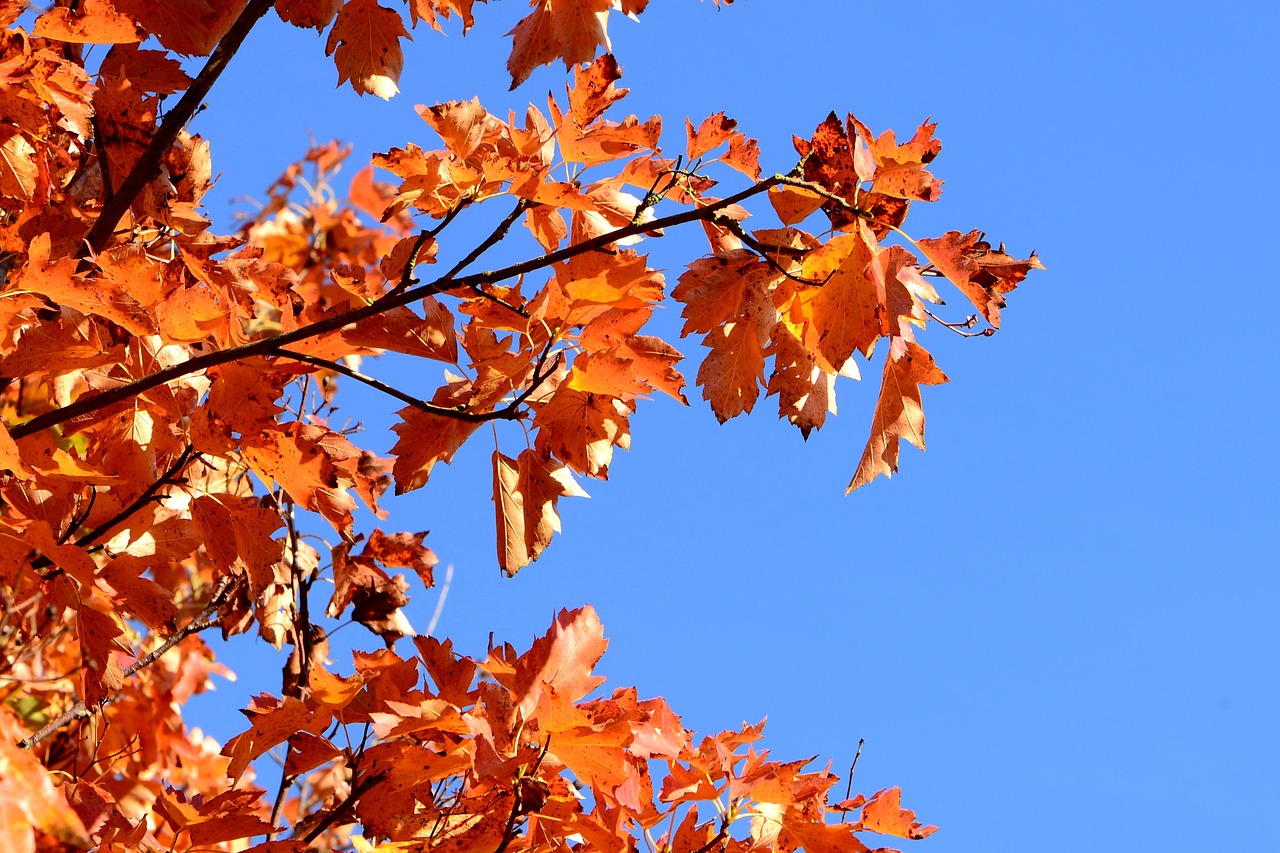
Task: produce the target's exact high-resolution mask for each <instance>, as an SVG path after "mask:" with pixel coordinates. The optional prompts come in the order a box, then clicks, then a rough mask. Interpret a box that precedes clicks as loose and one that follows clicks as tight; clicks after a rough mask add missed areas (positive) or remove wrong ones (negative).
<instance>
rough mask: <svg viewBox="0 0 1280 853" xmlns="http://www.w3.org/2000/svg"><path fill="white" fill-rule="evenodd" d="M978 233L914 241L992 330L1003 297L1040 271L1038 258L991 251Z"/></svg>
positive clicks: (1001, 306) (955, 232)
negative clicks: (1017, 256) (1036, 271)
mask: <svg viewBox="0 0 1280 853" xmlns="http://www.w3.org/2000/svg"><path fill="white" fill-rule="evenodd" d="M983 236H984V235H983V233H982V232H981V231H970V232H969V233H968V234H961V233H960V232H959V231H948V232H947V233H946V234H944V235H942V236H941V237H937V238H934V239H924V240H917V241H916V245H917V246H919V247H920V251H922V252H924V255H925V257H926V258H928V259H929V261H930V262H931V263H932V264H933V265H934V266H935V267H937V268H938V270H939V271H940V272H941V273H942V274H943V275H945V276H946V277H947V279H948V280H949V281H950V282H951V283H952V284H954V285H955V286H956V287H958V288H960V292H961V293H963V294H964V295H965V296H966V297H967V298H968V299H969V301H970V302H972V303H973V306H974V307H975V308H977V309H978V310H979V311H981V312H982V316H983V317H985V318H986V319H987V322H988V323H990V324H991V326H992V327H993V328H997V329H998V328H1000V309H1001V308H1003V307H1004V306H1005V299H1004V295H1005V294H1006V293H1008V292H1010V291H1011V290H1014V289H1015V288H1017V286H1018V285H1019V284H1020V283H1021V282H1022V280H1023V279H1025V278H1026V277H1027V273H1029V272H1030V271H1031V270H1033V269H1035V270H1042V269H1044V267H1043V266H1042V265H1041V264H1040V259H1039V258H1038V257H1036V253H1035V252H1032V253H1031V257H1029V258H1027V259H1026V260H1021V261H1020V260H1017V259H1016V258H1012V257H1010V256H1009V255H1008V254H1006V253H1005V250H1004V246H1003V245H1001V246H1000V248H999V249H996V250H993V249H992V248H991V244H990V243H988V242H987V241H986V240H984V239H982V238H983Z"/></svg>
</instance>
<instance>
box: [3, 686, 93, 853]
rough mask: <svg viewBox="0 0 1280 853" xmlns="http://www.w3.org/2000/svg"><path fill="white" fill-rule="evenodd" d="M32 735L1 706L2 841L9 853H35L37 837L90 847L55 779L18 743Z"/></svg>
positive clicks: (6, 707)
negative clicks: (47, 835)
mask: <svg viewBox="0 0 1280 853" xmlns="http://www.w3.org/2000/svg"><path fill="white" fill-rule="evenodd" d="M29 734H30V732H28V731H27V730H26V729H25V728H23V726H22V724H21V723H20V722H19V721H18V720H17V719H16V717H15V716H14V715H13V712H12V711H11V710H10V708H9V707H8V706H7V705H0V838H4V840H5V845H6V848H7V851H8V853H35V850H36V845H35V834H36V833H37V832H39V833H42V834H43V833H48V834H49V835H52V836H54V837H55V838H58V839H61V840H62V841H65V842H67V843H71V844H75V845H76V847H78V848H81V849H87V848H88V847H90V846H91V842H90V840H89V836H88V833H86V832H85V828H84V825H83V824H82V823H81V822H80V819H79V818H78V817H77V816H76V813H75V812H74V811H72V809H71V807H70V806H69V805H68V804H67V801H66V798H65V797H64V795H63V793H62V790H60V789H59V787H58V786H57V785H55V784H54V777H53V775H52V774H51V773H50V772H49V771H48V770H46V769H45V768H44V767H43V766H41V764H40V762H39V761H38V760H36V757H35V755H33V754H32V753H30V752H27V751H26V750H24V749H19V748H18V746H17V742H18V741H19V740H21V739H23V738H25V737H27V736H28V735H29Z"/></svg>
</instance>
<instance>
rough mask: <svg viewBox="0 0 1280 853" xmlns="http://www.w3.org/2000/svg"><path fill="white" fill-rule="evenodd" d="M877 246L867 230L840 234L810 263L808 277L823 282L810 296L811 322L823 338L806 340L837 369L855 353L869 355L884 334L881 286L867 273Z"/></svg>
mask: <svg viewBox="0 0 1280 853" xmlns="http://www.w3.org/2000/svg"><path fill="white" fill-rule="evenodd" d="M874 243H875V238H874V237H873V236H871V233H870V232H869V231H867V230H866V229H861V230H860V231H859V232H856V233H854V234H838V235H836V236H835V237H833V238H831V241H830V242H829V243H827V244H826V245H825V246H822V247H821V248H819V249H817V250H816V251H814V252H812V253H811V254H809V255H808V256H807V257H806V258H805V260H804V267H803V275H804V278H805V279H807V280H808V281H812V282H823V284H822V288H821V290H818V291H817V292H816V293H813V292H812V291H809V292H808V293H807V294H806V299H805V302H806V303H807V305H808V306H809V311H808V315H809V316H808V319H809V322H810V325H811V326H812V329H813V332H814V334H815V335H816V336H817V339H816V341H810V340H809V339H808V336H806V339H805V343H807V344H809V345H810V346H811V348H812V349H814V350H816V352H817V353H818V354H821V355H822V357H823V358H824V359H826V362H827V365H826V366H828V367H829V368H832V369H834V370H839V369H840V367H842V366H843V365H844V363H845V362H846V361H848V360H849V357H850V356H852V355H853V354H854V352H861V353H862V354H863V355H864V356H869V355H870V354H871V348H872V346H874V344H875V342H876V338H878V337H879V336H880V318H879V315H878V314H877V309H878V308H879V303H878V302H877V300H876V287H875V282H874V281H872V279H871V276H870V274H869V272H868V270H867V267H868V265H869V264H870V263H871V259H872V257H873V251H874V249H873V246H874Z"/></svg>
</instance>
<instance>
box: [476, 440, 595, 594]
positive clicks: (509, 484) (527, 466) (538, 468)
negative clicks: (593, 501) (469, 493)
mask: <svg viewBox="0 0 1280 853" xmlns="http://www.w3.org/2000/svg"><path fill="white" fill-rule="evenodd" d="M564 497H579V498H585V497H589V496H588V495H587V493H586V492H585V491H583V490H582V488H581V487H580V486H579V485H578V484H577V482H576V481H575V480H574V479H573V475H572V474H571V473H570V472H569V469H568V468H566V467H564V465H562V464H560V463H559V462H557V461H556V460H554V459H551V458H549V457H545V456H542V455H540V454H538V453H536V452H534V451H533V450H525V451H523V452H521V453H520V455H519V457H517V458H516V459H510V458H508V457H506V456H503V455H502V454H501V453H499V452H498V451H496V450H495V451H494V452H493V503H494V509H495V510H496V514H497V528H498V566H499V567H500V568H501V569H502V570H503V571H504V572H506V573H507V574H508V575H514V574H515V573H516V572H518V571H519V570H520V569H522V568H524V567H525V566H527V565H529V563H531V562H533V561H534V560H536V559H538V557H539V555H541V554H542V552H543V550H544V549H546V547H547V545H549V544H551V535H552V534H553V533H559V532H560V516H559V514H558V513H557V512H556V504H557V503H558V501H559V500H560V498H564Z"/></svg>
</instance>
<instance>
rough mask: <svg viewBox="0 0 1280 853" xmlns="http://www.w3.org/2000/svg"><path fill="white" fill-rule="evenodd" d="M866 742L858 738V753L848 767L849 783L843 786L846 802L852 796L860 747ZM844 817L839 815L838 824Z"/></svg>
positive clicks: (860, 751)
mask: <svg viewBox="0 0 1280 853" xmlns="http://www.w3.org/2000/svg"><path fill="white" fill-rule="evenodd" d="M866 742H867V739H866V738H864V737H860V738H858V751H857V752H855V753H854V754H853V763H852V764H850V765H849V781H848V782H847V783H845V786H844V798H845V799H846V800H847V799H849V797H850V796H852V794H853V772H854V771H855V770H857V769H858V759H859V758H861V757H862V745H863V744H864V743H866ZM844 819H845V815H844V814H841V815H840V822H841V823H844Z"/></svg>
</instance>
